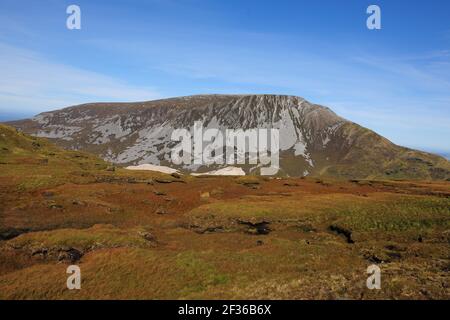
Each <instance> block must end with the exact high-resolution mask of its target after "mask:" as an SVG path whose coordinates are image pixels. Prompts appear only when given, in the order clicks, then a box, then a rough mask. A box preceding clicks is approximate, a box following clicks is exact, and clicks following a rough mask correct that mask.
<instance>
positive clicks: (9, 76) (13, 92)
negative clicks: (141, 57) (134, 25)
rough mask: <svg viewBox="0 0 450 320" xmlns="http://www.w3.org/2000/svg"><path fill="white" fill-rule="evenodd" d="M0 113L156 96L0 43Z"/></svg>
mask: <svg viewBox="0 0 450 320" xmlns="http://www.w3.org/2000/svg"><path fill="white" fill-rule="evenodd" d="M0 70H1V77H0V112H7V113H11V112H12V111H17V112H21V113H23V111H24V110H29V111H32V112H35V113H37V112H42V111H48V110H51V109H55V108H60V107H66V106H69V105H74V104H79V103H85V102H94V101H143V100H152V99H156V98H159V97H160V95H159V94H158V93H157V92H156V90H154V89H153V88H146V87H140V86H134V85H130V84H128V83H126V82H123V81H121V80H119V79H116V78H114V77H110V76H106V75H103V74H100V73H97V72H92V71H88V70H83V69H80V68H75V67H72V66H69V65H65V64H60V63H56V62H52V61H49V60H48V59H45V58H44V57H42V56H40V55H39V54H37V53H35V52H32V51H28V50H24V49H20V48H16V47H13V46H10V45H7V44H4V43H0Z"/></svg>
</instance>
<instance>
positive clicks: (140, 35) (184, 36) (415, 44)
mask: <svg viewBox="0 0 450 320" xmlns="http://www.w3.org/2000/svg"><path fill="white" fill-rule="evenodd" d="M70 4H76V5H79V6H80V8H81V30H68V29H67V28H66V19H67V16H68V15H67V14H66V8H67V6H68V5H70ZM370 4H377V5H379V6H380V7H381V19H382V20H381V23H382V29H381V30H368V29H367V28H366V19H367V17H368V15H367V14H366V8H367V7H368V6H369V5H370ZM0 75H1V76H0V120H10V119H17V118H23V117H28V116H31V115H34V114H37V113H39V112H42V111H48V110H53V109H58V108H62V107H65V106H68V105H73V104H78V103H84V102H93V101H138V100H152V99H156V98H164V97H171V96H181V95H191V94H200V93H279V94H292V95H298V96H302V97H304V98H306V99H308V100H310V101H312V102H314V103H319V104H323V105H326V106H328V107H330V108H331V109H333V110H334V111H335V112H336V113H338V114H339V115H341V116H343V117H345V118H347V119H349V120H352V121H354V122H357V123H359V124H361V125H364V126H366V127H368V128H370V129H373V130H375V131H376V132H378V133H380V134H382V135H383V136H385V137H387V138H389V139H390V140H392V141H393V142H395V143H397V144H401V145H405V146H410V147H415V148H419V149H424V150H429V151H434V152H440V153H450V142H449V141H450V2H449V1H446V0H442V1H439V0H434V1H401V0H395V1H364V0H346V1H339V0H333V1H332V0H329V1H314V2H313V1H299V0H297V1H275V0H274V1H262V0H259V1H256V0H240V1H237V0H226V1H225V0H220V1H219V0H209V1H206V0H147V1H143V0H142V1H138V0H128V1H125V0H124V1H116V0H109V1H92V0H89V1H80V0H72V1H62V0H40V1H22V0H2V1H1V3H0Z"/></svg>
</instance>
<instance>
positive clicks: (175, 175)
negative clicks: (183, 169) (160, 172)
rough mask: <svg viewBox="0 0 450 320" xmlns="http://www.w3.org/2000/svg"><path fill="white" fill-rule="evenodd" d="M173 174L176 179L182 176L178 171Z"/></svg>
mask: <svg viewBox="0 0 450 320" xmlns="http://www.w3.org/2000/svg"><path fill="white" fill-rule="evenodd" d="M171 176H172V177H174V178H175V179H180V178H181V176H180V175H179V174H178V173H176V172H174V173H172V174H171Z"/></svg>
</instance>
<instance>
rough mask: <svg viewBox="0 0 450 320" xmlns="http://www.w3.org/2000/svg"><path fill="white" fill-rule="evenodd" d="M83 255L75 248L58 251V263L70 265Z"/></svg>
mask: <svg viewBox="0 0 450 320" xmlns="http://www.w3.org/2000/svg"><path fill="white" fill-rule="evenodd" d="M82 256H83V253H82V252H81V251H79V250H77V249H75V248H69V249H60V251H59V255H58V261H68V262H70V263H75V262H77V261H78V260H80V259H81V257H82Z"/></svg>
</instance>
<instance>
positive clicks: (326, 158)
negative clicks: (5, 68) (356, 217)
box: [9, 95, 450, 179]
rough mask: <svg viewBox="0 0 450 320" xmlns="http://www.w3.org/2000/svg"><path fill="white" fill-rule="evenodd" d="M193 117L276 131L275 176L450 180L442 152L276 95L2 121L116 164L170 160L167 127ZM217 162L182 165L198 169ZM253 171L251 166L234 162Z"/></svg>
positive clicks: (71, 110)
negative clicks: (392, 139)
mask: <svg viewBox="0 0 450 320" xmlns="http://www.w3.org/2000/svg"><path fill="white" fill-rule="evenodd" d="M194 121H203V123H204V126H205V127H209V128H218V129H222V130H224V129H226V128H228V129H251V128H277V129H279V130H280V148H281V153H280V167H281V170H280V171H279V174H280V175H288V176H305V175H310V176H335V177H343V178H382V179H385V178H393V179H450V163H449V161H448V160H446V159H444V158H443V157H440V156H437V155H434V154H430V153H426V152H421V151H416V150H412V149H408V148H404V147H400V146H397V145H395V144H393V143H392V142H390V141H389V140H387V139H386V138H383V137H382V136H380V135H378V134H376V133H375V132H373V131H371V130H369V129H366V128H364V127H361V126H359V125H358V124H356V123H353V122H350V121H348V120H346V119H343V118H341V117H339V116H337V115H336V114H335V113H334V112H333V111H331V110H330V109H329V108H327V107H324V106H320V105H316V104H312V103H310V102H308V101H306V100H304V99H302V98H300V97H296V96H284V95H199V96H189V97H180V98H171V99H164V100H155V101H148V102H136V103H92V104H84V105H79V106H73V107H68V108H65V109H61V110H57V111H51V112H44V113H41V114H39V115H37V116H35V117H33V118H31V119H27V120H22V121H15V122H10V123H9V124H10V125H12V126H15V127H16V128H18V129H20V130H22V131H24V132H26V133H29V134H32V135H35V136H39V137H47V138H50V139H53V140H54V141H55V142H56V143H57V144H58V145H60V146H63V147H64V148H67V149H76V150H85V151H89V152H92V153H94V154H97V155H99V156H101V157H103V158H104V159H106V160H109V161H112V162H115V163H117V164H123V165H129V164H142V163H150V164H155V165H166V166H173V164H172V163H171V162H170V152H171V148H172V147H173V146H174V142H173V141H171V140H170V136H171V133H172V131H173V130H174V129H180V128H187V129H188V128H191V127H192V126H193V124H194ZM221 167H224V166H221V165H213V166H209V167H208V166H199V165H197V166H194V165H190V166H184V167H182V168H179V169H182V170H186V171H196V172H205V171H211V170H213V169H218V168H221ZM242 167H243V169H244V170H245V171H246V172H247V174H258V173H259V167H258V166H256V165H253V166H252V165H248V164H246V165H242Z"/></svg>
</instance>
